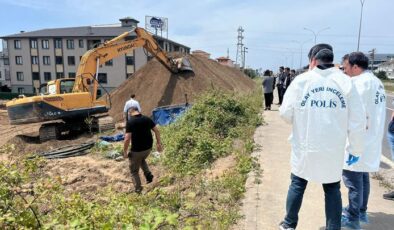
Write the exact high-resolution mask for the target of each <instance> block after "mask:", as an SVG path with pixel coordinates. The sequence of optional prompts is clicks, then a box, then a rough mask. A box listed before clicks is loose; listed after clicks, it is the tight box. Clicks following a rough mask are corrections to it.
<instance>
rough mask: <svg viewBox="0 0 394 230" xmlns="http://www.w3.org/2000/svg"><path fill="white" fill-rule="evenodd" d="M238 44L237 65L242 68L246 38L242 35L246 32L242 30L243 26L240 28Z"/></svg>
mask: <svg viewBox="0 0 394 230" xmlns="http://www.w3.org/2000/svg"><path fill="white" fill-rule="evenodd" d="M237 31H238V37H237V38H238V43H237V55H236V57H235V64H239V66H240V67H241V65H242V63H244V61H243V60H242V59H243V55H242V51H243V46H244V44H243V43H242V40H243V39H244V36H243V35H242V33H243V32H244V29H242V26H240V27H239V28H238V30H237Z"/></svg>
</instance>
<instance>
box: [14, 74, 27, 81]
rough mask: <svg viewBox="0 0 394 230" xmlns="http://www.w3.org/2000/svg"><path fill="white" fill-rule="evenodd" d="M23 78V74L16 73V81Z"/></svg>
mask: <svg viewBox="0 0 394 230" xmlns="http://www.w3.org/2000/svg"><path fill="white" fill-rule="evenodd" d="M24 79H25V78H24V77H23V72H16V80H17V81H23V80H24Z"/></svg>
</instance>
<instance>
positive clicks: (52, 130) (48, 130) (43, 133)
mask: <svg viewBox="0 0 394 230" xmlns="http://www.w3.org/2000/svg"><path fill="white" fill-rule="evenodd" d="M61 126H62V123H50V124H43V125H42V126H41V127H40V130H39V134H40V142H45V141H49V140H54V139H59V138H60V135H61V130H60V127H61Z"/></svg>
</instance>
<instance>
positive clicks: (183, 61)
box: [174, 57, 194, 72]
mask: <svg viewBox="0 0 394 230" xmlns="http://www.w3.org/2000/svg"><path fill="white" fill-rule="evenodd" d="M174 60H175V63H176V66H177V70H178V71H179V72H184V71H191V72H194V71H193V68H192V65H191V64H190V61H189V59H188V58H186V57H182V58H176V59H174Z"/></svg>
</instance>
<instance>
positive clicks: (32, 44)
mask: <svg viewBox="0 0 394 230" xmlns="http://www.w3.org/2000/svg"><path fill="white" fill-rule="evenodd" d="M30 48H32V49H37V40H30Z"/></svg>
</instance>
